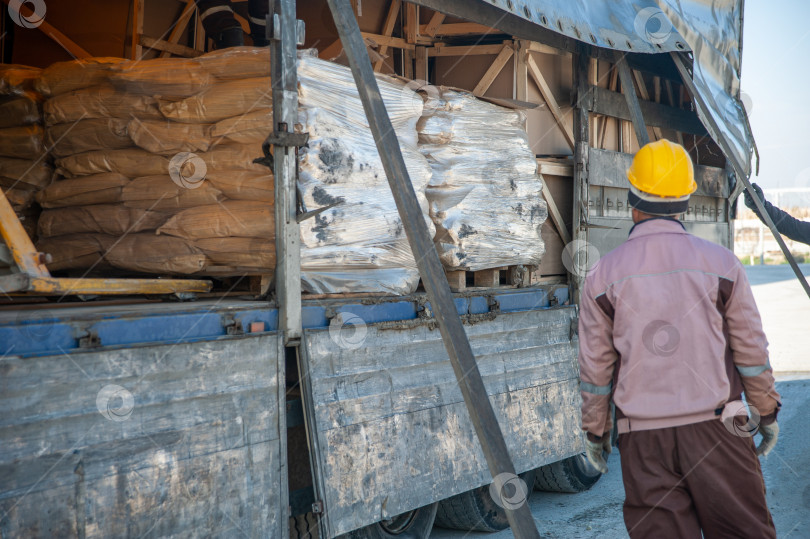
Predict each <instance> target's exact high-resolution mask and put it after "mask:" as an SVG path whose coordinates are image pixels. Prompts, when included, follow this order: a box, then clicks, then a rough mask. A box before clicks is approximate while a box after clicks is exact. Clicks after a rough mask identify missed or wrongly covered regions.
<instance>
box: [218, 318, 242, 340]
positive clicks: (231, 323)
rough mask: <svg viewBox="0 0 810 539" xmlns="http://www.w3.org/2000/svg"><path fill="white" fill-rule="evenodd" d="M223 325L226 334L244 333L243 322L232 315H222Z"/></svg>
mask: <svg viewBox="0 0 810 539" xmlns="http://www.w3.org/2000/svg"><path fill="white" fill-rule="evenodd" d="M222 327H223V328H225V334H226V335H244V334H245V330H244V329H243V328H242V324H241V323H240V322H238V321H237V320H236V319H235V318H234V317H233V316H232V315H226V316H223V317H222Z"/></svg>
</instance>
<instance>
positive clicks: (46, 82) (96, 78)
mask: <svg viewBox="0 0 810 539" xmlns="http://www.w3.org/2000/svg"><path fill="white" fill-rule="evenodd" d="M128 62H129V60H125V59H124V58H103V57H99V58H83V59H78V60H71V61H68V62H56V63H55V64H51V65H49V66H48V67H46V68H45V69H44V70H43V71H42V74H41V75H40V76H39V78H38V79H37V80H36V82H35V83H34V88H35V89H36V90H37V91H38V92H39V93H41V94H42V95H46V96H55V95H60V94H65V93H67V92H72V91H74V90H80V89H82V88H89V87H90V86H96V85H97V84H101V83H102V82H104V81H106V80H108V79H109V77H110V68H111V67H112V66H116V65H117V66H120V65H124V64H126V63H128Z"/></svg>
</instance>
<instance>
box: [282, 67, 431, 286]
mask: <svg viewBox="0 0 810 539" xmlns="http://www.w3.org/2000/svg"><path fill="white" fill-rule="evenodd" d="M298 76H299V81H300V82H299V88H300V92H299V93H300V100H299V102H300V111H299V123H300V124H301V125H302V129H303V130H304V131H306V132H308V133H309V137H310V139H309V144H308V145H307V146H306V147H305V148H302V150H301V154H300V175H299V187H300V190H301V193H302V195H303V202H304V205H305V206H306V209H308V210H312V209H316V208H319V207H322V206H325V205H328V204H331V203H333V202H338V201H340V202H341V203H340V204H339V205H337V206H335V207H334V208H331V209H329V210H326V211H325V212H323V213H321V214H320V215H318V216H316V217H314V218H313V219H310V220H307V221H304V222H303V223H302V224H301V244H302V249H301V268H302V280H303V287H304V289H305V290H306V291H308V292H312V293H337V292H384V293H391V294H408V293H411V292H413V291H414V290H415V289H416V287H417V285H418V283H419V272H418V270H417V268H416V262H415V260H414V257H413V254H412V253H411V249H410V246H409V244H408V240H407V237H406V236H405V228H404V226H403V224H402V221H401V220H400V218H399V214H398V212H397V208H396V204H395V203H394V199H393V195H392V194H391V190H390V188H389V186H388V181H387V179H386V175H385V171H384V170H383V167H382V162H381V161H380V156H379V153H378V152H377V147H376V145H375V143H374V138H373V136H372V134H371V131H370V129H369V128H368V122H367V120H366V117H365V112H364V111H363V106H362V103H361V101H360V98H359V95H358V93H357V87H356V86H355V82H354V78H353V77H352V74H351V71H350V70H349V69H348V68H346V67H344V66H341V65H338V64H334V63H331V62H326V61H323V60H319V59H317V58H313V57H309V56H304V57H302V58H301V59H300V60H299V70H298ZM378 84H379V87H380V93H381V96H382V99H383V101H384V102H385V105H386V108H387V109H388V114H389V116H390V118H391V122H392V124H393V126H394V130H395V131H396V134H397V137H398V138H399V142H400V146H401V148H402V153H403V157H404V159H405V164H406V167H407V168H408V173H409V175H410V179H411V182H412V183H413V186H414V190H415V191H416V193H417V197H418V198H419V202H420V205H421V206H422V208H423V211H424V215H425V221H426V223H427V224H428V226H429V228H430V229H431V230H433V226H432V223H431V222H430V219H429V217H428V205H427V199H426V198H425V187H426V185H427V184H428V182H429V180H430V176H431V170H430V166H429V165H428V163H427V160H426V159H425V158H424V157H423V156H422V155H421V154H420V153H419V152H418V150H417V148H416V138H417V137H416V121H417V120H418V118H419V117H420V115H421V113H422V100H421V98H419V97H418V95H417V94H415V93H414V92H413V91H412V90H411V89H410V88H408V87H407V86H406V85H405V84H404V83H402V82H400V81H398V80H396V79H392V78H390V77H384V76H378Z"/></svg>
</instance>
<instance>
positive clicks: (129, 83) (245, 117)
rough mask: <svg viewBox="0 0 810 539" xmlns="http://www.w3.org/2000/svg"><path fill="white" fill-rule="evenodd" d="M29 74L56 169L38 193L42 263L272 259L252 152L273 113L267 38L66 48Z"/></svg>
mask: <svg viewBox="0 0 810 539" xmlns="http://www.w3.org/2000/svg"><path fill="white" fill-rule="evenodd" d="M36 87H37V88H38V90H39V91H40V92H41V93H42V94H44V95H46V96H47V97H48V100H47V101H46V102H45V103H44V106H43V110H44V119H45V124H46V134H45V138H46V143H47V146H48V147H49V148H50V152H51V154H52V156H53V159H54V162H55V165H56V168H57V172H58V173H59V174H60V176H61V179H58V180H56V181H55V182H54V183H53V184H52V185H50V186H49V187H48V188H47V189H45V190H44V191H42V192H41V193H39V194H38V196H37V200H38V201H39V203H40V204H41V205H42V207H43V208H44V211H43V212H42V215H41V216H40V219H39V226H38V232H39V238H40V240H39V243H38V248H39V250H41V251H43V252H46V253H49V254H51V256H52V257H53V262H52V263H51V264H49V265H48V267H49V269H51V270H52V271H54V270H66V269H76V270H88V269H90V268H104V267H109V266H112V267H114V268H119V269H122V270H127V271H128V272H133V271H134V272H144V273H158V274H174V275H217V276H228V275H244V274H268V273H272V271H273V269H274V268H275V246H274V219H273V177H272V173H271V172H270V170H269V169H268V168H267V167H264V166H261V165H258V164H254V163H253V160H254V159H255V158H257V157H260V156H261V143H262V141H263V140H264V138H265V137H266V136H267V133H268V132H269V131H268V129H267V126H268V125H269V124H270V122H269V121H268V118H269V117H270V115H271V106H272V102H271V88H270V77H269V51H268V50H267V49H254V48H247V47H245V48H237V49H227V50H224V51H220V52H215V53H211V54H208V55H204V56H202V57H199V58H196V59H189V60H185V59H155V60H146V61H140V62H129V61H126V60H122V59H116V58H94V59H88V60H80V61H74V62H64V63H58V64H54V65H52V66H50V67H48V68H47V69H45V70H44V71H43V72H42V75H41V77H40V78H39V79H38V81H37V83H36ZM257 126H260V128H257Z"/></svg>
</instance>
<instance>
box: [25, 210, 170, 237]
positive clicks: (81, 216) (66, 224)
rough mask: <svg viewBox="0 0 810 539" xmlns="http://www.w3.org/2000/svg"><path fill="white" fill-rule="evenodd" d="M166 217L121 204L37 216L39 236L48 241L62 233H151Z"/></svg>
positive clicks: (116, 234)
mask: <svg viewBox="0 0 810 539" xmlns="http://www.w3.org/2000/svg"><path fill="white" fill-rule="evenodd" d="M168 217H169V214H167V213H164V212H158V211H149V210H143V209H139V208H127V207H125V206H123V205H121V204H96V205H93V206H72V207H69V208H57V209H52V210H45V211H43V212H42V215H40V217H39V226H38V231H39V236H40V237H41V238H50V237H52V236H62V235H65V234H82V233H86V232H99V233H102V234H112V235H113V236H120V235H123V234H128V233H134V232H141V231H144V230H155V229H156V228H158V227H159V226H161V225H162V224H163V223H164V222H166V219H167V218H168Z"/></svg>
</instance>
